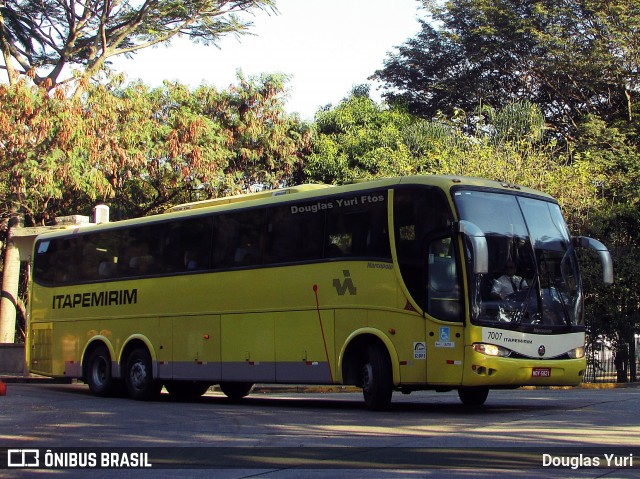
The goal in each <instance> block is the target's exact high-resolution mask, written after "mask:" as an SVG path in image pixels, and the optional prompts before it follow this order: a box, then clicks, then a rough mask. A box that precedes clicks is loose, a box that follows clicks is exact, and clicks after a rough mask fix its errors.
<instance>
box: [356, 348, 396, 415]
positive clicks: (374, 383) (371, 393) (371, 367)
mask: <svg viewBox="0 0 640 479" xmlns="http://www.w3.org/2000/svg"><path fill="white" fill-rule="evenodd" d="M392 394H393V376H392V372H391V364H390V361H389V356H388V355H387V352H386V351H384V350H383V349H382V348H381V347H380V346H378V345H370V346H369V347H368V348H367V360H366V363H365V364H364V366H363V367H362V395H363V396H364V403H365V405H366V406H367V409H370V410H372V411H381V410H384V409H387V408H388V407H389V404H391V395H392Z"/></svg>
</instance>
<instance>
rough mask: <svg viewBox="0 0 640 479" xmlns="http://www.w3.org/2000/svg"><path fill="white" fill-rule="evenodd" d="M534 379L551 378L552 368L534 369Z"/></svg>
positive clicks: (532, 374) (532, 372)
mask: <svg viewBox="0 0 640 479" xmlns="http://www.w3.org/2000/svg"><path fill="white" fill-rule="evenodd" d="M531 377H532V378H550V377H551V368H533V370H532V371H531Z"/></svg>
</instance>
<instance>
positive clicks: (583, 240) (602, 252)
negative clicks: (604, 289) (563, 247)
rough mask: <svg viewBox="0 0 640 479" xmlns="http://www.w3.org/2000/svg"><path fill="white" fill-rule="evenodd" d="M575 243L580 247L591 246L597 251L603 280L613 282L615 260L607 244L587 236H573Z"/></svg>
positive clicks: (607, 282) (608, 282)
mask: <svg viewBox="0 0 640 479" xmlns="http://www.w3.org/2000/svg"><path fill="white" fill-rule="evenodd" d="M573 245H574V246H576V247H578V248H589V249H592V250H594V251H596V252H597V253H598V256H600V262H601V263H602V281H603V282H604V284H613V260H612V259H611V253H609V250H608V249H607V247H606V246H605V245H603V244H602V243H600V241H598V240H595V239H593V238H588V237H587V236H578V237H575V238H573Z"/></svg>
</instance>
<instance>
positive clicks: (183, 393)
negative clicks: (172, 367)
mask: <svg viewBox="0 0 640 479" xmlns="http://www.w3.org/2000/svg"><path fill="white" fill-rule="evenodd" d="M164 386H165V387H166V388H167V391H169V395H170V396H171V398H172V399H175V400H176V401H193V400H195V399H198V398H199V397H200V396H202V395H203V394H204V393H206V392H207V391H208V390H209V386H210V384H209V383H201V382H198V381H169V382H168V383H166V384H165V385H164Z"/></svg>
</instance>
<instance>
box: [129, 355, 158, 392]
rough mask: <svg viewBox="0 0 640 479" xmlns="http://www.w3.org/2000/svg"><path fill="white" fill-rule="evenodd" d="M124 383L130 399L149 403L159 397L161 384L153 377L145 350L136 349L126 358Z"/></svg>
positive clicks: (149, 358) (149, 359)
mask: <svg viewBox="0 0 640 479" xmlns="http://www.w3.org/2000/svg"><path fill="white" fill-rule="evenodd" d="M124 383H125V385H126V386H127V392H128V393H129V397H130V398H131V399H135V400H137V401H150V400H153V399H156V398H157V397H158V396H159V395H160V390H161V389H162V383H160V382H158V381H157V380H156V379H154V377H153V365H152V363H151V356H150V355H149V352H148V351H147V350H146V349H145V348H137V349H134V350H133V351H131V354H129V356H127V362H126V365H125V370H124Z"/></svg>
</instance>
